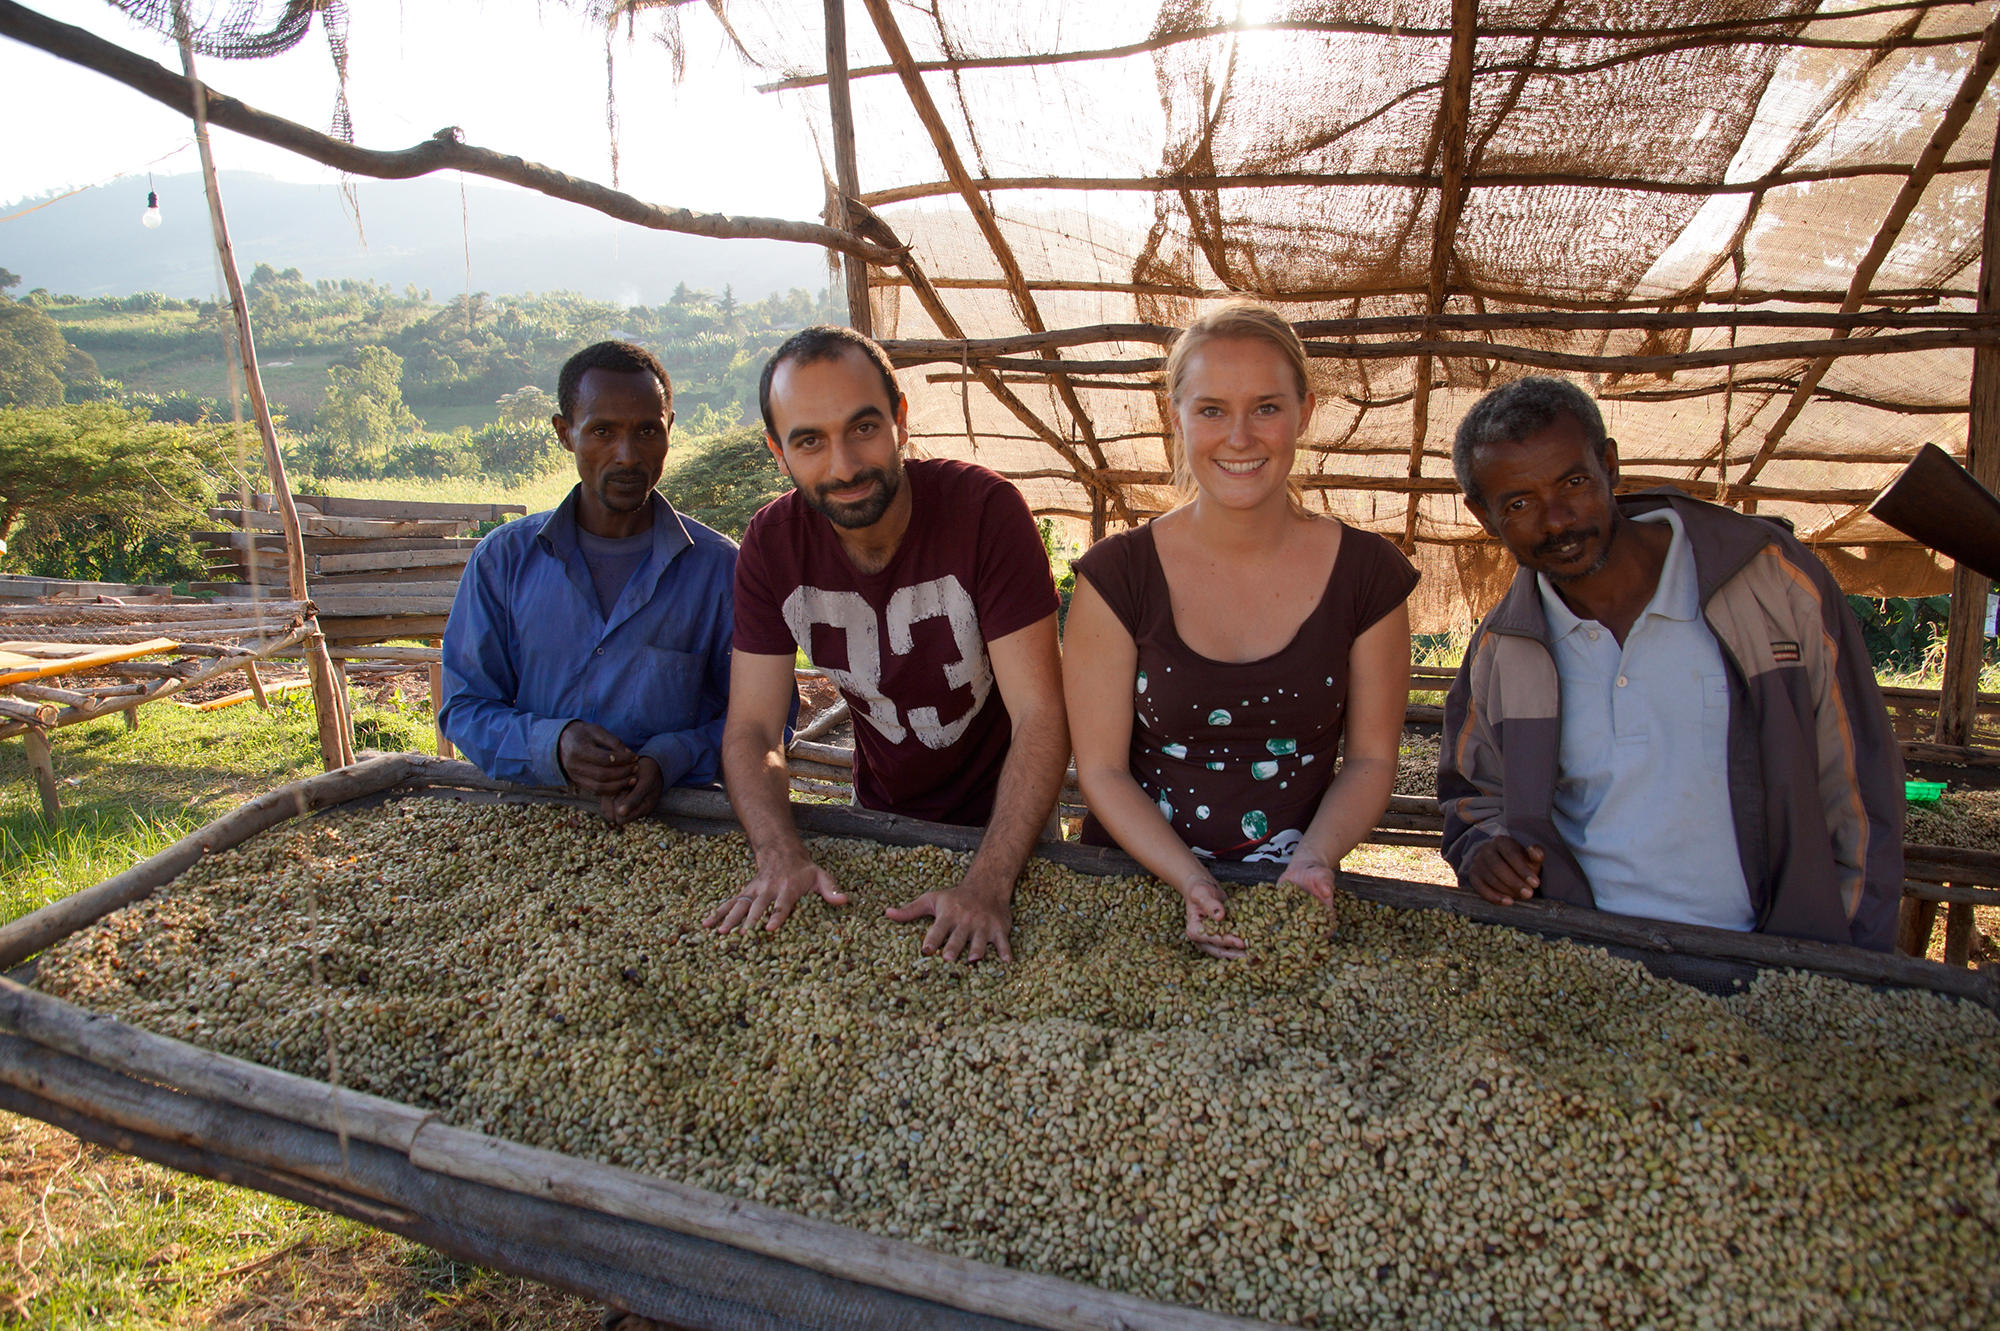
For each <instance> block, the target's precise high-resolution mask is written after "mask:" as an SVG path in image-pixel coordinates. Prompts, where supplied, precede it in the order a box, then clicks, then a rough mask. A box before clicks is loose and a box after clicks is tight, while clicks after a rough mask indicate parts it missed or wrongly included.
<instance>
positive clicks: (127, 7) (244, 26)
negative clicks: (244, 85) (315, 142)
mask: <svg viewBox="0 0 2000 1331" xmlns="http://www.w3.org/2000/svg"><path fill="white" fill-rule="evenodd" d="M110 3H111V4H112V5H114V6H115V7H117V8H118V9H121V10H123V11H124V12H125V13H126V14H127V15H128V16H129V17H131V18H132V19H133V20H135V21H136V22H139V23H143V24H145V25H146V26H147V27H149V28H151V29H153V30H154V31H155V32H158V33H161V34H163V35H165V36H167V37H172V38H175V39H178V38H179V36H180V33H181V27H182V24H183V23H185V24H186V27H187V36H188V45H189V46H190V47H192V48H193V49H194V51H195V53H196V54H197V55H206V56H213V57H215V58H217V59H220V60H260V59H263V58H264V57H266V56H274V55H279V54H282V53H283V52H285V51H289V50H291V49H292V48H293V47H294V46H297V45H298V44H299V43H300V42H301V41H303V40H304V39H305V35H306V33H307V32H308V31H309V30H310V29H311V27H312V21H313V18H314V16H315V15H317V16H318V18H319V21H320V30H321V31H322V32H324V33H325V34H326V48H327V53H328V54H329V55H330V56H331V57H332V58H333V72H334V77H335V82H336V91H335V93H334V107H333V126H332V128H333V133H334V135H335V137H337V138H341V139H345V140H346V141H348V142H350V143H351V142H353V141H354V121H353V117H352V116H351V114H350V113H349V110H348V105H347V0H280V2H279V3H272V2H271V0H110Z"/></svg>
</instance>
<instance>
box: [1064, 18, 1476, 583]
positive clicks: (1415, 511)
mask: <svg viewBox="0 0 2000 1331" xmlns="http://www.w3.org/2000/svg"><path fill="white" fill-rule="evenodd" d="M1478 40H1479V0H1452V5H1451V57H1450V61H1449V64H1448V66H1447V68H1446V70H1445V76H1444V89H1443V96H1442V97H1441V98H1440V99H1439V102H1438V117H1437V138H1436V147H1435V155H1434V158H1433V160H1436V161H1437V162H1439V168H1438V171H1439V177H1440V179H1439V183H1438V210H1437V225H1436V228H1435V229H1434V231H1433V232H1432V235H1431V264H1430V287H1429V290H1427V291H1426V292H1425V293H1424V313H1425V314H1426V315H1427V316H1430V317H1435V316H1437V315H1439V314H1442V313H1444V303H1445V299H1446V296H1447V293H1448V291H1449V288H1450V279H1451V263H1452V252H1453V246H1454V245H1455V244H1456V242H1457V240H1458V219H1459V217H1460V216H1461V215H1462V214H1463V213H1464V211H1465V196H1466V193H1467V190H1466V183H1465V169H1466V160H1465V148H1466V140H1467V139H1468V138H1469V137H1470V134H1469V130H1470V127H1471V117H1472V68H1473V52H1474V49H1475V47H1476V46H1477V44H1478ZM1424 333H1425V336H1426V337H1427V338H1428V336H1429V334H1430V329H1429V328H1426V329H1425V330H1424ZM1046 355H1047V353H1044V356H1045V358H1046ZM1411 373H1412V375H1413V376H1414V394H1413V396H1412V397H1411V399H1410V462H1409V476H1410V479H1411V480H1413V481H1414V480H1418V479H1420V478H1421V477H1422V476H1423V474H1424V441H1425V440H1426V439H1427V438H1428V437H1429V435H1430V427H1431V358H1430V356H1428V355H1420V356H1418V357H1417V358H1416V364H1415V365H1414V366H1413V367H1412V370H1411ZM1422 506H1423V501H1422V499H1421V498H1419V497H1418V494H1417V492H1416V491H1415V490H1412V491H1410V493H1409V495H1408V506H1407V507H1406V508H1405V509H1404V511H1403V542H1402V544H1403V553H1404V554H1415V553H1416V551H1417V517H1418V515H1419V513H1420V511H1421V509H1422Z"/></svg>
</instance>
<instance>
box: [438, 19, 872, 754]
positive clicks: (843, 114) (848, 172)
mask: <svg viewBox="0 0 2000 1331" xmlns="http://www.w3.org/2000/svg"><path fill="white" fill-rule="evenodd" d="M826 90H827V106H828V109H829V110H830V112H831V114H832V120H833V175H834V195H833V216H832V217H831V218H829V219H828V220H829V221H830V222H832V224H833V225H834V226H835V227H837V228H838V229H839V230H842V231H851V230H852V229H853V227H852V220H853V219H852V218H851V217H850V216H849V215H848V208H849V200H852V199H858V198H860V197H861V173H860V169H859V168H858V167H857V166H856V164H855V160H854V104H853V101H852V99H851V98H850V97H849V96H848V88H847V5H846V0H826ZM841 271H842V272H843V274H844V275H845V276H846V278H847V323H848V326H849V327H850V328H852V329H854V331H855V332H857V333H860V334H861V335H862V336H864V337H873V336H874V335H875V315H874V312H873V311H872V310H871V309H870V308H869V306H868V266H867V261H866V260H864V259H862V258H860V257H859V256H858V255H853V254H845V255H842V256H841ZM439 742H440V743H442V742H443V738H442V734H440V738H439ZM439 752H440V753H441V754H442V753H443V750H442V749H440V750H439Z"/></svg>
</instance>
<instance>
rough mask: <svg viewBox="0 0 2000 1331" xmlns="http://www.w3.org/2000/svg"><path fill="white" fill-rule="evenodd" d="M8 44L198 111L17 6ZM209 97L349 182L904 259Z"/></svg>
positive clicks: (216, 107) (90, 41) (140, 67)
mask: <svg viewBox="0 0 2000 1331" xmlns="http://www.w3.org/2000/svg"><path fill="white" fill-rule="evenodd" d="M0 36H5V37H12V38H13V39H15V40H16V41H19V42H24V43H26V44H27V45H29V46H32V47H35V48H36V49H37V50H41V51H46V52H48V53H49V54H50V55H53V56H56V57H57V58H58V59H62V60H67V61H69V62H70V63H72V64H76V65H81V66H83V67H84V68H85V69H89V70H94V71H95V72H97V73H99V74H103V75H105V76H106V77H107V78H112V79H115V80H117V81H118V82H120V83H122V84H124V85H125V86H126V87H128V88H132V89H134V90H136V91H138V92H141V93H143V94H145V95H146V96H148V97H151V98H152V99H153V100H154V101H156V102H162V103H165V104H166V105H168V106H171V107H173V108H174V109H176V110H178V111H180V112H181V113H182V114H184V115H186V114H192V112H193V106H192V102H191V100H190V97H189V89H188V84H187V82H186V81H185V80H183V79H182V78H180V76H178V75H176V74H174V73H172V72H170V71H169V70H167V69H166V68H164V67H162V66H160V65H157V64H155V63H153V62H152V61H150V60H147V59H145V58H143V57H141V56H137V55H134V54H133V53H132V52H130V51H127V50H125V49H124V48H123V47H121V46H118V45H115V44H114V43H111V42H107V41H105V40H104V39H103V38H101V37H97V36H94V35H92V34H91V33H88V32H85V31H84V30H83V29H82V28H77V27H72V26H71V25H69V24H67V23H58V22H56V21H55V20H54V19H50V18H45V17H44V16H42V15H40V14H37V13H35V12H34V11H33V10H31V9H28V8H26V7H25V6H22V5H19V4H16V3H14V0H0ZM204 92H205V93H206V96H207V100H208V119H209V123H211V124H215V125H220V126H222V127H223V128H224V129H229V130H234V131H235V132H236V133H238V134H241V135H244V136H245V137H247V138H252V139H257V140H260V141H261V142H264V143H270V144H275V145H277V146H278V147H280V148H284V149H286V150H288V151H290V152H294V153H297V154H298V155H299V156H301V157H305V158H309V159H311V160H312V161H315V162H320V163H322V164H324V165H326V166H330V167H333V168H334V169H336V170H339V171H344V172H346V173H348V174H349V175H356V176H370V177H373V178H375V179H377V180H408V179H410V178H412V177H415V176H423V175H429V174H430V173H431V172H434V171H465V172H469V173H471V174H473V175H478V176H485V177H487V178H488V179H490V180H504V181H506V182H507V183H508V184H511V185H519V186H521V187H522V188H523V189H530V190H534V191H535V192H536V193H538V194H546V195H548V196H549V197H550V198H555V199H563V200H566V201H568V202H570V203H574V204H579V205H581V206H583V207H585V208H591V209H594V210H596V211H597V212H600V213H603V214H605V215H606V216H607V217H615V218H617V219H618V220H619V221H621V222H630V223H632V224H633V225H635V226H643V227H649V228H651V229H652V230H655V231H677V232H681V233H684V234H686V235H691V236H716V237H723V238H730V239H742V238H750V239H761V240H785V241H792V242H795V243H798V244H803V245H820V246H824V247H825V248H827V249H831V250H839V251H840V252H841V253H843V254H856V255H860V256H861V257H863V258H866V259H868V260H870V261H871V262H875V263H888V262H890V261H891V260H893V259H894V257H895V256H894V255H893V254H889V253H885V252H883V251H881V250H879V249H878V248H876V247H875V246H873V245H870V244H869V243H868V242H866V241H863V240H860V239H857V238H856V237H854V236H850V235H848V234H846V233H844V232H841V231H838V230H836V229H834V228H833V227H830V226H821V225H819V224H817V223H813V222H794V221H789V220H785V219H781V218H775V217H733V216H729V215H726V214H723V213H704V212H696V211H694V210H693V209H690V208H673V207H665V206H661V205H658V204H651V203H646V202H644V201H643V200H640V199H635V198H633V197H632V196H631V195H629V194H625V193H623V192H621V191H619V190H615V189H608V188H606V187H605V186H603V185H599V184H597V183H595V182H594V181H588V180H579V179H578V178H576V177H575V176H571V175H566V174H564V173H563V172H561V171H556V170H553V169H551V168H549V167H546V166H542V165H540V164H539V163H536V162H529V161H524V160H523V159H521V158H519V157H514V156H511V155H509V154H506V153H498V152H494V151H492V150H491V149H487V148H475V147H472V146H470V145H469V144H466V143H464V142H462V141H461V139H460V136H459V130H458V128H457V127H456V126H452V127H449V128H446V129H441V130H439V131H438V132H437V133H436V134H435V135H433V136H432V137H431V138H429V139H427V140H425V141H424V142H423V143H420V144H417V145H416V146H414V147H411V148H405V149H402V150H400V151H387V152H385V151H380V150H376V149H369V148H357V147H355V146H354V145H353V144H351V143H348V142H345V141H344V140H341V139H337V138H334V137H332V136H331V135H328V134H321V133H319V132H318V131H317V130H312V129H308V128H306V127H305V126H304V125H300V124H298V123H296V122H294V121H290V120H286V119H284V118H283V117H282V116H275V115H272V114H270V113H269V112H266V111H259V110H257V109H256V108H255V107H253V106H250V105H248V104H246V103H244V102H240V101H237V100H236V99H235V98H233V97H227V96H224V95H223V94H221V93H218V92H216V91H215V90H213V89H204Z"/></svg>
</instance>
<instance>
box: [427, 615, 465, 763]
mask: <svg viewBox="0 0 2000 1331" xmlns="http://www.w3.org/2000/svg"><path fill="white" fill-rule="evenodd" d="M443 647H444V644H443V642H442V641H440V642H439V643H438V648H439V650H440V651H442V650H443ZM426 673H427V674H428V675H429V677H430V686H431V728H432V729H433V730H434V731H435V732H436V734H437V756H438V757H440V758H456V757H457V756H458V750H456V749H454V748H453V747H452V746H451V740H450V739H448V738H446V736H445V733H444V721H443V720H442V719H441V713H442V711H443V708H444V662H443V661H441V660H436V661H432V662H430V663H429V669H428V670H427V671H426Z"/></svg>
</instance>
